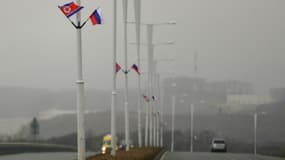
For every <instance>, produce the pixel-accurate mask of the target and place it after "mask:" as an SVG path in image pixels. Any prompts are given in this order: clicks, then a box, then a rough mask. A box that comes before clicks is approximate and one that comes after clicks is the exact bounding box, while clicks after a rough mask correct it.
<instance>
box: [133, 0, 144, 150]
mask: <svg viewBox="0 0 285 160" xmlns="http://www.w3.org/2000/svg"><path fill="white" fill-rule="evenodd" d="M134 8H135V21H136V38H137V61H138V62H137V63H138V68H141V66H140V43H141V41H140V34H141V0H135V1H134ZM141 126H142V124H141V75H140V74H139V75H138V143H139V147H142V130H141V128H142V127H141Z"/></svg>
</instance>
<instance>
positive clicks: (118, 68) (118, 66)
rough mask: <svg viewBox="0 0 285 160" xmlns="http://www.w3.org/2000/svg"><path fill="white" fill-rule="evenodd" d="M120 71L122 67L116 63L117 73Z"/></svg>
mask: <svg viewBox="0 0 285 160" xmlns="http://www.w3.org/2000/svg"><path fill="white" fill-rule="evenodd" d="M120 70H121V66H120V65H119V64H118V63H116V65H115V72H116V73H118V72H119V71H120Z"/></svg>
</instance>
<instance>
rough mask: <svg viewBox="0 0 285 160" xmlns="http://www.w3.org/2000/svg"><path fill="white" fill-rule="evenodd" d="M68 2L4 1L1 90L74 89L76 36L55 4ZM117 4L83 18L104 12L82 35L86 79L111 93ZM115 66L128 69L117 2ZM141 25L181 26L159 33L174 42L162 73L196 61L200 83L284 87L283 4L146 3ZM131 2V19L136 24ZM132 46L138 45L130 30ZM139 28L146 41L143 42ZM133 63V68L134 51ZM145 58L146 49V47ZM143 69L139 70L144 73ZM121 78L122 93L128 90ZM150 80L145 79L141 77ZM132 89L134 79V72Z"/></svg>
mask: <svg viewBox="0 0 285 160" xmlns="http://www.w3.org/2000/svg"><path fill="white" fill-rule="evenodd" d="M65 2H67V1H65V0H29V1H18V0H9V1H3V2H2V4H1V6H2V7H1V10H0V17H1V30H0V35H1V36H0V43H1V47H0V55H1V58H0V73H1V83H0V86H24V87H33V88H50V89H58V88H73V87H74V86H75V85H74V82H75V80H76V33H75V29H74V28H72V26H71V24H70V23H69V22H68V21H67V19H66V18H65V17H64V15H63V14H62V13H61V12H60V11H59V9H58V8H57V5H62V4H63V3H65ZM112 2H113V1H112V0H94V1H90V0H82V5H83V6H85V8H84V10H82V15H83V19H86V18H87V17H88V16H89V14H91V12H92V11H93V9H95V8H97V7H99V6H100V7H101V8H102V12H103V16H104V17H103V18H104V21H105V24H104V25H103V26H95V27H94V26H92V25H91V24H90V23H88V24H87V25H86V27H85V28H84V30H83V56H84V79H85V80H86V87H87V88H98V89H110V88H111V78H112V64H111V58H112V20H113V19H112V18H113V17H112V7H113V6H112V5H113V4H112ZM118 4H119V5H118V11H119V12H118V17H119V19H118V21H119V22H120V23H119V24H118V27H119V28H118V29H119V32H120V33H119V36H118V43H119V44H118V45H119V47H118V62H119V63H121V64H123V60H124V57H123V52H122V51H123V50H122V47H121V46H122V41H123V37H122V16H121V15H122V10H121V6H122V5H121V1H118ZM142 5H143V8H142V21H143V22H149V23H152V22H165V21H169V20H175V21H177V25H176V26H161V27H156V28H155V29H154V41H155V42H165V41H169V40H173V41H175V45H172V46H159V47H156V48H155V57H156V58H158V59H159V58H175V60H176V61H175V63H173V64H171V63H167V62H160V63H159V65H158V66H159V68H158V70H159V71H160V72H161V73H163V74H164V76H165V74H166V73H167V72H171V71H174V72H176V74H177V75H186V76H193V54H194V53H195V52H197V53H198V54H199V60H198V61H199V62H198V64H199V67H198V68H199V76H201V77H204V78H206V79H209V80H232V79H237V80H244V81H248V82H252V83H254V86H255V87H256V88H257V90H259V91H265V90H266V89H268V88H271V87H282V86H283V87H284V82H285V74H284V70H283V68H284V67H285V63H284V60H285V54H284V51H285V47H284V46H285V45H284V44H285V43H284V42H285V32H284V31H285V19H284V14H285V1H283V0H155V1H151V0H142ZM132 12H133V1H132V0H131V1H130V3H129V13H130V14H129V15H130V16H129V20H133V13H132ZM129 28H130V35H129V41H133V40H135V35H134V34H133V33H134V26H132V25H129ZM145 34H146V32H145V28H144V27H142V41H143V42H145V40H146V37H145ZM129 51H130V52H129V55H130V56H129V64H130V65H131V64H132V63H135V62H136V52H135V47H134V46H129ZM142 58H146V48H145V47H142ZM145 64H146V63H145V62H143V66H142V70H146V65H145ZM123 78H124V77H123V75H122V74H120V75H119V76H118V87H119V88H121V87H123ZM143 80H145V78H143ZM130 85H131V86H134V85H136V75H135V74H134V73H130Z"/></svg>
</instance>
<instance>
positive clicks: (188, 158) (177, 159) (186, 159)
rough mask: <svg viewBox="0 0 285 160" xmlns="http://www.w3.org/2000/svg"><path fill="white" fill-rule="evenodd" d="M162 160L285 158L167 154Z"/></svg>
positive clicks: (184, 153) (187, 153)
mask: <svg viewBox="0 0 285 160" xmlns="http://www.w3.org/2000/svg"><path fill="white" fill-rule="evenodd" d="M161 160H285V159H284V158H275V157H266V156H254V155H248V154H231V153H227V154H225V153H190V152H172V153H171V152H167V153H166V154H165V155H163V156H162V158H161Z"/></svg>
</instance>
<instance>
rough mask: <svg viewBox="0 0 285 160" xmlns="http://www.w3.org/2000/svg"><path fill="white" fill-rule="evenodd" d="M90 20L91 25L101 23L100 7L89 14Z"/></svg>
mask: <svg viewBox="0 0 285 160" xmlns="http://www.w3.org/2000/svg"><path fill="white" fill-rule="evenodd" d="M89 18H90V20H91V22H92V24H93V25H97V24H103V19H102V13H101V9H100V8H98V9H95V11H94V12H93V13H92V14H91V15H90V17H89Z"/></svg>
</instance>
